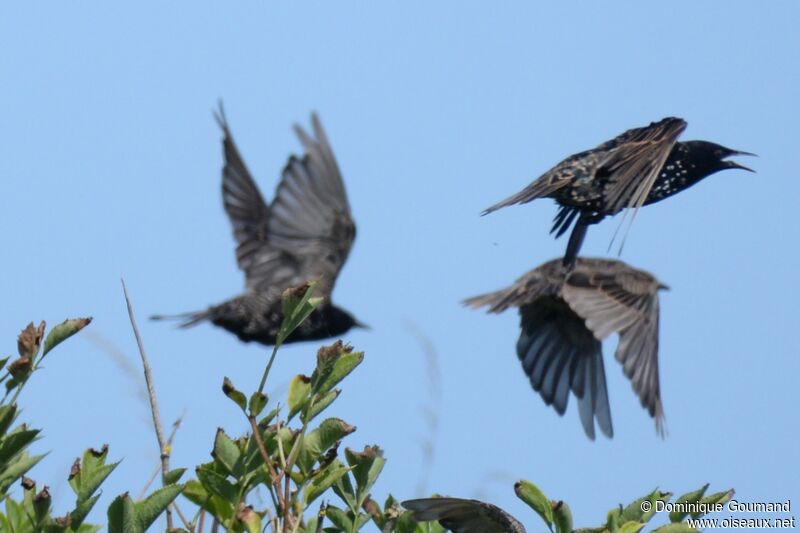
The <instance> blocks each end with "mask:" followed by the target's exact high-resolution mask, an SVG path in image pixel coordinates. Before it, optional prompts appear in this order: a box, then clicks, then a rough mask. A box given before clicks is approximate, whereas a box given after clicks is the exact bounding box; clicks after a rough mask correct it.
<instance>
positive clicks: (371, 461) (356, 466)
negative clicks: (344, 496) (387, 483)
mask: <svg viewBox="0 0 800 533" xmlns="http://www.w3.org/2000/svg"><path fill="white" fill-rule="evenodd" d="M344 455H345V457H346V458H347V463H348V464H349V465H350V466H351V467H352V468H353V478H354V479H355V480H356V506H357V507H358V508H361V504H363V503H364V500H365V499H366V497H367V496H368V495H369V491H370V489H372V485H374V484H375V481H376V480H377V479H378V476H379V475H380V473H381V470H383V466H384V465H385V464H386V459H384V458H383V451H381V449H380V448H378V447H377V446H365V447H364V451H363V452H354V451H353V450H351V449H349V448H347V449H345V451H344Z"/></svg>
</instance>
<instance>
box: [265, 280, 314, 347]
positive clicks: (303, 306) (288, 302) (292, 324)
mask: <svg viewBox="0 0 800 533" xmlns="http://www.w3.org/2000/svg"><path fill="white" fill-rule="evenodd" d="M316 286H317V282H316V281H314V282H311V283H307V284H305V285H302V286H300V287H296V288H291V289H286V290H285V291H283V303H282V306H283V323H282V324H281V327H280V329H279V330H278V335H277V338H276V342H277V344H278V345H281V344H283V342H284V341H285V340H286V339H287V338H288V337H289V335H291V334H292V332H293V331H294V330H295V329H297V326H299V325H300V324H301V323H302V322H303V321H304V320H305V319H306V318H308V315H310V314H311V313H312V312H313V311H314V309H315V308H316V307H317V306H318V305H319V304H320V303H322V301H323V298H312V297H311V295H312V294H313V293H314V288H315V287H316Z"/></svg>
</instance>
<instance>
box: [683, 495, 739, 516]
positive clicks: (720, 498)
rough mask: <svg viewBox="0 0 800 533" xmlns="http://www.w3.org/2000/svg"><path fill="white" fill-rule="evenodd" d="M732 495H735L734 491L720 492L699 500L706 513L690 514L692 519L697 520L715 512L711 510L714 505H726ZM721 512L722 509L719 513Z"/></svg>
mask: <svg viewBox="0 0 800 533" xmlns="http://www.w3.org/2000/svg"><path fill="white" fill-rule="evenodd" d="M734 494H735V492H734V490H733V489H730V490H725V491H722V492H715V493H714V494H710V495H708V496H706V497H705V498H703V499H702V500H700V503H702V504H704V506H705V508H706V509H708V511H706V512H699V511H698V512H694V513H691V515H692V518H699V517H701V516H704V515H706V514H708V513H709V512H715V511H716V509H713V507H714V506H715V505H719V506H720V507H722V506H724V505H725V504H726V503H728V502H729V501H731V498H733V495H734ZM722 510H724V507H722V509H720V511H722Z"/></svg>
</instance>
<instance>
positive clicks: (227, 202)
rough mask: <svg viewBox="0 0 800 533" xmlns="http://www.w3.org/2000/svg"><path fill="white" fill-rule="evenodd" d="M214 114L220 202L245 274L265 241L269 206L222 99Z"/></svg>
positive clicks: (239, 262)
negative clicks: (222, 162) (219, 162)
mask: <svg viewBox="0 0 800 533" xmlns="http://www.w3.org/2000/svg"><path fill="white" fill-rule="evenodd" d="M214 117H215V118H216V119H217V123H218V124H219V126H220V127H221V128H222V133H223V138H222V149H223V152H224V156H225V165H224V166H223V167H222V203H223V205H224V206H225V212H226V213H227V214H228V218H229V219H230V221H231V224H232V225H233V236H234V238H235V239H236V262H237V264H238V265H239V268H241V269H242V270H243V271H244V272H245V274H247V272H248V270H249V269H250V268H251V267H252V265H253V262H254V260H255V258H256V256H257V255H258V254H259V253H260V252H261V251H262V249H263V247H264V246H265V244H266V242H267V221H268V217H269V208H268V207H267V204H266V202H264V198H263V197H262V196H261V191H259V190H258V186H257V185H256V183H255V181H253V178H252V176H251V175H250V172H249V171H248V170H247V166H246V165H245V164H244V160H243V159H242V156H241V155H240V154H239V149H238V148H237V147H236V143H235V142H234V140H233V135H232V134H231V131H230V128H228V121H227V119H226V118H225V110H224V109H223V108H222V103H221V102H220V106H219V112H218V113H215V114H214Z"/></svg>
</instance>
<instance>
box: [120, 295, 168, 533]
mask: <svg viewBox="0 0 800 533" xmlns="http://www.w3.org/2000/svg"><path fill="white" fill-rule="evenodd" d="M120 281H121V282H122V292H123V294H125V303H126V305H127V306H128V317H129V318H130V319H131V327H132V328H133V335H134V336H135V337H136V344H137V346H138V347H139V355H140V356H141V357H142V366H143V367H144V380H145V382H146V383H147V394H148V395H149V396H150V410H151V411H152V413H153V427H154V428H155V431H156V439H157V440H158V449H159V453H160V454H161V482H162V485H164V486H166V485H167V479H166V478H167V473H168V472H169V449H168V448H167V447H166V445H165V442H164V429H163V427H162V426H161V416H160V415H159V413H158V400H157V399H156V389H155V385H154V384H153V373H152V372H151V370H150V364H149V363H148V362H147V355H145V352H144V344H143V343H142V336H141V335H140V334H139V327H138V326H137V325H136V318H135V317H134V316H133V307H131V300H130V298H129V297H128V288H127V287H126V286H125V280H124V279H122V280H120ZM172 529H173V524H172V510H171V509H170V508H169V507H167V531H172Z"/></svg>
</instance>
